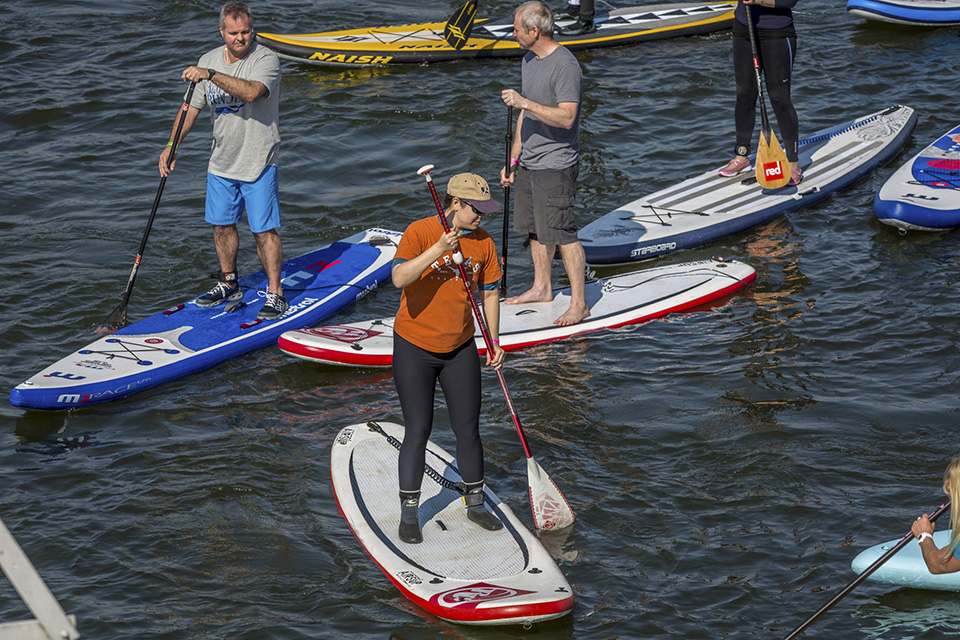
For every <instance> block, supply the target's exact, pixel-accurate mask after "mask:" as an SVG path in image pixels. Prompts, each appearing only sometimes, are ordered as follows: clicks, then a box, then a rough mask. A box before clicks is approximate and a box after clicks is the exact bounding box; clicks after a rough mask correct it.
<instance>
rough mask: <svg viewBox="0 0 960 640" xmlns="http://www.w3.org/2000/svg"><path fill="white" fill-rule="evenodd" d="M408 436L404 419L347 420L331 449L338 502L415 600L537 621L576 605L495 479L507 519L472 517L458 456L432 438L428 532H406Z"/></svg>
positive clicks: (492, 619) (454, 610) (493, 506)
mask: <svg viewBox="0 0 960 640" xmlns="http://www.w3.org/2000/svg"><path fill="white" fill-rule="evenodd" d="M402 440H403V427H402V426H400V425H398V424H393V423H391V422H379V423H377V422H368V423H366V424H355V425H351V426H349V427H344V428H343V429H342V430H341V431H340V433H339V434H338V435H337V438H336V440H335V441H334V443H333V447H332V448H331V450H330V477H331V479H332V481H333V495H334V497H336V499H337V505H338V506H339V507H340V512H341V513H343V517H344V518H345V519H346V521H347V524H348V525H349V526H350V529H351V530H352V531H353V533H354V535H355V536H356V537H357V540H359V541H360V544H361V545H363V548H364V550H365V551H366V552H367V554H369V556H370V558H371V559H372V560H373V561H374V562H375V563H376V564H377V566H379V567H380V568H381V569H382V570H383V572H384V573H385V574H386V575H387V578H389V579H390V582H392V583H393V584H394V585H395V586H396V587H397V588H398V589H399V590H400V592H401V593H402V594H403V595H404V596H406V597H407V598H409V599H410V601H411V602H413V603H414V604H416V605H417V606H419V607H421V608H423V609H425V610H426V611H429V612H430V613H432V614H433V615H435V616H437V617H439V618H443V619H444V620H450V621H453V622H459V623H461V624H471V625H506V624H523V625H529V624H532V623H534V622H542V621H544V620H552V619H554V618H560V617H562V616H565V615H567V614H569V613H570V611H571V610H572V609H573V605H574V595H573V589H571V588H570V583H569V582H567V579H566V578H564V576H563V573H561V571H560V569H559V568H558V567H557V564H556V563H555V562H554V561H553V558H551V557H550V554H549V553H548V552H547V550H546V549H545V548H544V547H543V545H542V544H541V543H540V541H539V540H538V539H537V537H536V536H534V535H533V534H532V533H530V531H529V530H528V529H527V528H526V527H524V526H523V523H521V522H520V520H519V519H518V518H517V516H515V515H514V513H513V511H512V510H511V509H510V507H508V506H507V505H506V504H504V503H503V502H501V501H500V499H499V498H497V496H496V495H495V494H494V493H493V491H491V490H490V488H489V486H488V487H484V502H485V504H486V506H487V509H489V511H490V512H491V513H493V514H494V515H495V516H496V517H497V518H499V519H500V521H501V522H502V523H503V528H502V529H500V530H499V531H487V530H486V529H482V528H480V527H479V526H477V525H476V524H474V523H473V522H470V521H469V520H467V513H466V508H465V507H464V504H463V501H462V500H461V495H462V494H461V493H460V492H459V491H458V490H457V485H458V483H460V482H462V479H461V477H460V474H459V472H458V471H457V467H456V462H455V461H454V459H453V457H452V456H451V455H450V454H448V453H447V452H446V451H444V450H443V449H441V448H440V447H438V446H437V445H435V444H434V443H433V442H428V443H427V454H426V464H425V465H424V477H423V484H422V486H421V488H420V491H421V494H420V527H421V530H422V532H423V542H421V543H419V544H406V543H404V542H402V541H401V540H400V537H399V535H398V534H397V526H398V525H399V523H400V498H399V484H398V481H397V456H398V453H399V449H400V443H401V441H402ZM548 635H549V634H548Z"/></svg>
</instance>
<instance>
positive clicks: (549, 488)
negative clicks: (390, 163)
mask: <svg viewBox="0 0 960 640" xmlns="http://www.w3.org/2000/svg"><path fill="white" fill-rule="evenodd" d="M431 171H433V165H432V164H428V165H425V166H423V167H420V169H419V170H418V171H417V175H421V176H423V177H424V178H426V180H427V185H428V186H429V187H430V193H431V195H432V196H433V203H434V204H435V205H436V207H437V215H439V216H440V223H441V224H442V225H443V229H444V231H446V232H447V233H449V232H450V224H449V223H448V222H447V217H446V215H445V214H444V210H443V205H442V204H440V198H439V197H438V196H437V189H436V187H434V186H433V178H432V177H430V172H431ZM457 255H459V256H460V259H459V261H457ZM454 262H455V263H456V265H457V269H459V270H460V281H461V282H463V286H464V287H465V288H466V290H467V297H468V298H469V299H470V306H471V307H472V308H473V315H474V316H475V317H476V319H477V324H479V325H480V333H481V334H483V341H484V343H485V344H486V345H487V351H488V352H489V353H493V341H492V339H491V338H490V329H489V328H488V327H487V322H486V320H485V319H484V317H483V313H482V312H481V311H480V305H479V304H477V298H476V296H475V295H474V294H473V289H471V288H470V280H469V279H467V273H466V271H465V270H464V268H463V254H461V253H460V252H459V251H458V252H457V253H456V254H454ZM496 371H497V378H499V379H500V388H501V389H502V390H503V396H504V398H506V400H507V407H509V408H510V415H511V416H513V424H514V426H516V428H517V433H518V434H519V435H520V444H522V445H523V453H524V455H525V456H526V457H527V485H528V490H529V493H530V506H531V508H532V509H533V524H534V526H536V528H537V530H538V531H543V530H547V529H562V528H564V527H569V526H570V525H572V524H573V520H574V517H573V510H572V509H571V508H570V505H569V504H567V500H566V498H564V497H563V494H562V493H560V489H558V488H557V485H556V484H554V483H553V480H551V479H550V476H548V475H547V473H546V472H545V471H544V470H543V469H542V468H540V465H539V464H537V461H536V460H534V459H533V455H532V454H531V453H530V446H529V445H528V444H527V437H526V436H525V435H524V433H523V425H521V424H520V416H518V415H517V407H516V406H515V405H514V404H513V398H511V397H510V390H509V389H507V381H506V379H505V378H504V377H503V370H502V369H499V368H498V369H497V370H496Z"/></svg>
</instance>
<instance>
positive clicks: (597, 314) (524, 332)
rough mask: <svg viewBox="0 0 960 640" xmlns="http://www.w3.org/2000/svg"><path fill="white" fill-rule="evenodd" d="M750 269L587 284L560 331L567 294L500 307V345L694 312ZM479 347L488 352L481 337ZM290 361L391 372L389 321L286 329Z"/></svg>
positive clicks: (700, 269) (692, 267) (719, 267)
mask: <svg viewBox="0 0 960 640" xmlns="http://www.w3.org/2000/svg"><path fill="white" fill-rule="evenodd" d="M756 275H757V274H756V272H755V271H754V270H753V268H752V267H750V266H748V265H745V264H743V263H742V262H737V261H736V260H730V261H724V260H719V259H717V260H700V261H697V262H685V263H683V264H674V265H667V266H663V267H657V268H653V269H642V270H639V271H634V272H632V273H624V274H621V275H617V276H611V277H609V278H602V279H599V280H592V281H590V282H587V283H586V287H585V296H586V299H587V305H588V306H589V307H590V317H588V318H587V319H586V320H584V321H583V322H581V323H579V324H575V325H572V326H567V327H558V326H556V325H554V324H553V321H554V320H555V319H556V318H557V317H559V316H560V315H561V314H562V313H563V312H564V311H565V310H566V309H567V307H568V306H569V305H570V288H569V287H566V288H564V289H558V290H556V291H554V295H553V300H552V301H551V302H542V303H534V304H519V305H507V304H502V303H501V305H500V346H501V347H503V349H504V350H505V351H517V350H519V349H525V348H527V347H532V346H533V345H537V344H543V343H547V342H555V341H557V340H563V339H566V338H570V337H572V336H575V335H580V334H583V333H589V332H592V331H600V330H603V329H612V328H615V327H622V326H625V325H629V324H637V323H640V322H644V321H646V320H651V319H653V318H660V317H662V316H665V315H667V314H670V313H676V312H679V311H684V310H686V309H692V308H694V307H697V306H699V305H702V304H706V303H707V302H711V301H712V300H716V299H717V298H721V297H723V296H725V295H729V294H731V293H733V292H735V291H737V290H739V289H742V288H743V287H745V286H747V285H748V284H750V283H751V282H753V280H754V279H755V278H756ZM475 340H476V343H477V349H478V350H479V351H480V353H481V354H483V353H486V345H485V344H484V342H483V337H482V336H481V335H480V334H479V332H478V333H477V334H476V336H475ZM277 343H278V345H279V346H280V348H281V349H282V350H283V351H285V352H287V353H289V354H290V355H292V356H296V357H297V358H301V359H303V360H309V361H312V362H321V363H325V364H337V365H350V366H357V367H389V366H390V365H391V364H392V363H393V318H392V317H391V318H379V319H376V320H364V321H362V322H354V323H348V324H338V325H330V326H322V327H314V328H311V329H300V330H297V331H287V332H285V333H283V334H282V335H281V336H280V339H279V340H278V341H277Z"/></svg>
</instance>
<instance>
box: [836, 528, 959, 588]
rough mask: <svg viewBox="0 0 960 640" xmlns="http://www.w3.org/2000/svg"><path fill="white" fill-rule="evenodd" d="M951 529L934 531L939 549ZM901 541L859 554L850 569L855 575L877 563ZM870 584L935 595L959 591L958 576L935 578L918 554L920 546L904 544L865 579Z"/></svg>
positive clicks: (946, 542)
mask: <svg viewBox="0 0 960 640" xmlns="http://www.w3.org/2000/svg"><path fill="white" fill-rule="evenodd" d="M950 532H951V530H950V529H947V530H946V531H935V532H934V533H933V541H934V543H936V545H937V546H938V547H940V548H941V549H942V548H943V547H945V546H946V545H947V544H949V543H950ZM898 542H900V540H891V541H889V542H884V543H883V544H878V545H874V546H872V547H870V548H869V549H866V550H864V551H861V552H860V555H858V556H857V557H856V558H854V559H853V562H852V563H851V565H850V566H851V568H852V569H853V570H854V572H856V573H857V574H860V573H863V571H864V570H865V569H866V568H867V567H869V566H870V565H872V564H873V563H874V562H876V561H877V560H879V559H880V558H881V557H882V556H883V554H885V553H886V552H888V551H890V549H892V548H894V547H895V546H896V545H897V543H898ZM867 580H872V581H873V582H882V583H884V584H892V585H897V586H901V587H913V588H915V589H936V590H938V591H960V572H957V573H942V574H938V575H934V574H932V573H930V570H929V569H927V565H926V563H924V561H923V554H921V553H920V546H919V545H918V544H917V543H916V542H911V543H909V544H907V546H905V547H904V548H903V549H901V550H900V551H898V552H897V553H895V554H894V555H893V556H892V557H891V558H890V559H889V560H887V561H886V562H884V563H883V564H882V565H880V567H879V568H878V569H877V570H876V571H874V572H873V573H872V574H870V575H869V576H868V577H867Z"/></svg>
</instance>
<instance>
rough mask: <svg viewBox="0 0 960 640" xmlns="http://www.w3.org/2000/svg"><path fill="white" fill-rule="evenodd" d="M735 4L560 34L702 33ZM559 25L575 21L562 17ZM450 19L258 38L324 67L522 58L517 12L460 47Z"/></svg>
mask: <svg viewBox="0 0 960 640" xmlns="http://www.w3.org/2000/svg"><path fill="white" fill-rule="evenodd" d="M734 5H735V3H734V2H699V3H684V4H653V5H647V6H643V7H629V8H625V9H615V10H613V11H598V12H597V15H596V18H595V23H596V25H597V31H596V33H589V34H585V35H582V36H560V35H558V36H557V41H558V42H560V43H561V44H562V45H564V46H565V47H567V48H568V49H570V50H571V51H579V50H581V49H594V48H599V47H611V46H616V45H626V44H635V43H638V42H645V41H648V40H663V39H666V38H674V37H679V36H692V35H701V34H705V33H713V32H715V31H722V30H724V29H729V28H731V26H732V25H733V9H734ZM557 24H558V25H559V26H564V25H568V24H571V21H563V20H561V21H559V22H558V23H557ZM445 25H446V23H445V22H430V23H425V24H411V25H405V26H401V27H373V28H370V27H367V28H363V29H347V30H345V31H328V32H326V33H311V34H299V35H294V34H290V35H281V34H276V33H258V34H257V36H256V37H257V42H259V43H260V44H262V45H264V46H265V47H269V48H270V49H273V50H274V51H275V52H276V53H277V55H278V56H280V57H281V58H286V59H287V60H295V61H298V62H309V63H312V64H320V65H348V66H353V65H386V64H402V63H412V64H421V63H423V62H441V61H444V60H461V59H469V58H510V57H520V56H522V55H523V54H524V53H526V51H525V50H524V49H521V48H520V45H518V44H517V41H516V39H514V37H513V14H512V13H511V14H510V15H508V16H504V17H501V18H497V19H492V20H491V19H477V20H476V21H475V22H474V24H473V29H472V30H471V32H470V37H469V39H468V40H467V42H466V44H465V45H464V46H463V47H462V48H460V49H455V48H453V47H451V46H450V45H449V44H447V42H446V41H445V40H444V39H443V29H444V26H445Z"/></svg>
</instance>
